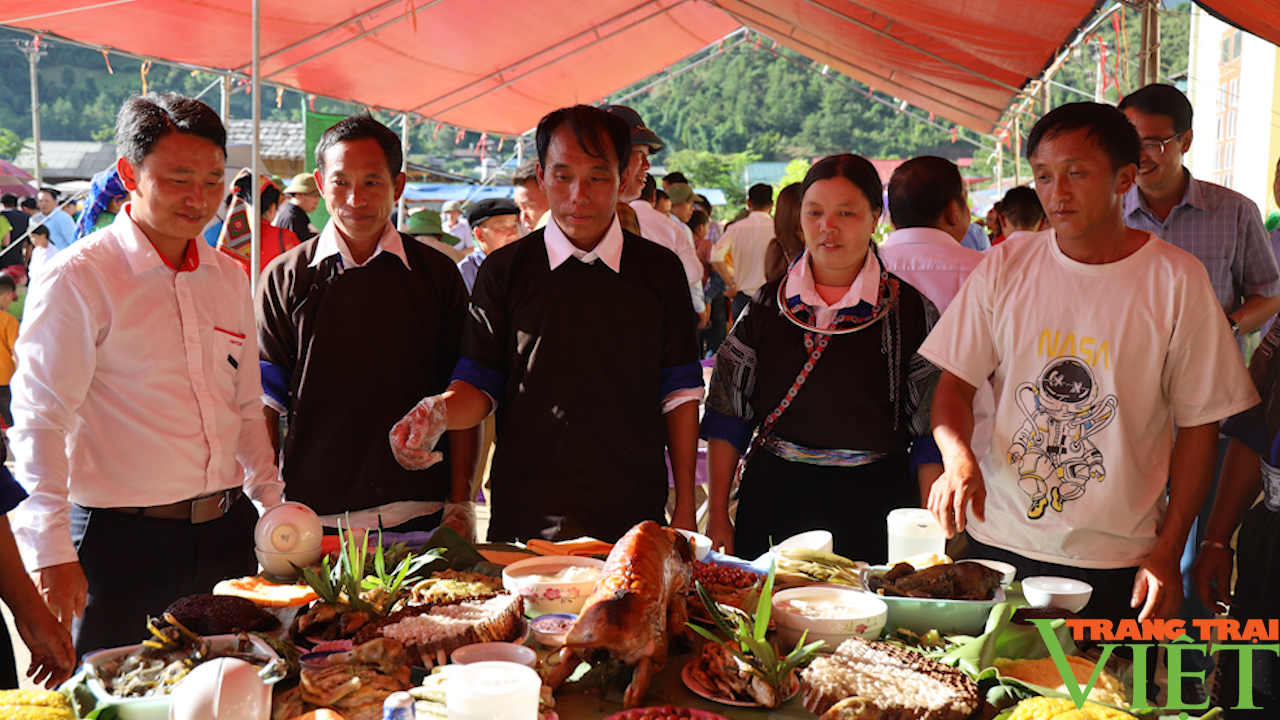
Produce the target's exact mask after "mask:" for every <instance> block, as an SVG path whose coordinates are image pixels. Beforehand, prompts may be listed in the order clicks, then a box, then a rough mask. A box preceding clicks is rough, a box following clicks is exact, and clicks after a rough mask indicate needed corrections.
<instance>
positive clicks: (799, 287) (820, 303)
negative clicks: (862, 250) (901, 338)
mask: <svg viewBox="0 0 1280 720" xmlns="http://www.w3.org/2000/svg"><path fill="white" fill-rule="evenodd" d="M786 283H787V286H786V291H785V292H786V296H787V297H789V298H793V297H795V296H797V295H799V296H800V301H801V302H803V303H804V304H805V305H808V306H809V307H811V308H813V310H814V313H815V315H816V316H817V319H816V323H817V326H818V327H819V328H821V329H823V330H826V329H828V328H830V327H831V326H832V324H833V323H834V322H835V319H836V313H838V312H840V311H841V310H843V309H845V308H851V307H857V305H858V303H862V302H865V303H867V304H868V305H871V306H872V307H875V304H876V302H877V301H878V300H879V299H880V261H879V260H878V259H876V254H875V253H874V252H868V253H867V259H866V260H865V261H863V263H862V269H861V270H859V271H858V274H857V275H856V276H855V277H854V278H853V283H852V284H851V285H849V289H848V290H847V291H845V294H844V295H843V296H842V297H841V298H840V299H839V300H837V301H835V302H834V303H831V304H830V305H828V304H827V301H826V300H823V299H822V295H820V294H819V293H818V287H817V284H816V283H815V281H814V279H813V269H812V268H810V267H809V250H808V249H805V251H804V257H802V258H800V261H799V262H797V263H795V264H794V265H792V266H791V269H790V270H788V271H787V280H786Z"/></svg>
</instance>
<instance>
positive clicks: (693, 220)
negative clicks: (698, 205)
mask: <svg viewBox="0 0 1280 720" xmlns="http://www.w3.org/2000/svg"><path fill="white" fill-rule="evenodd" d="M710 222H711V216H709V215H707V214H706V213H704V212H702V211H701V210H694V211H693V214H692V215H690V216H689V222H687V223H685V224H686V225H688V226H689V229H690V230H692V229H694V228H696V227H701V226H703V225H706V224H708V223H710Z"/></svg>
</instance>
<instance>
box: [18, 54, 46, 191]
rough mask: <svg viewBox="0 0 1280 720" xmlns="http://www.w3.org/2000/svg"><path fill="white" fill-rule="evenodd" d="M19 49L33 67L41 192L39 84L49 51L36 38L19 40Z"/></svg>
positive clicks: (33, 116) (35, 140)
mask: <svg viewBox="0 0 1280 720" xmlns="http://www.w3.org/2000/svg"><path fill="white" fill-rule="evenodd" d="M15 42H16V43H17V45H18V49H19V50H21V51H22V52H23V53H24V54H25V55H26V56H27V62H28V63H30V65H31V142H32V145H33V147H32V148H31V149H32V151H33V152H34V153H35V165H36V166H35V172H34V173H32V175H33V176H34V177H35V180H36V189H37V190H39V189H40V188H41V186H43V185H44V179H43V172H42V171H41V169H40V83H39V82H38V78H39V71H38V69H37V68H38V67H39V65H40V58H41V57H42V56H44V55H46V54H48V52H49V51H48V50H47V49H45V48H42V47H40V38H39V37H35V38H32V39H31V40H17V41H15Z"/></svg>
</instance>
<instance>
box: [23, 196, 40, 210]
mask: <svg viewBox="0 0 1280 720" xmlns="http://www.w3.org/2000/svg"><path fill="white" fill-rule="evenodd" d="M18 207H24V208H31V209H38V208H39V207H40V203H37V202H36V199H35V198H34V197H32V196H30V195H23V196H22V199H21V200H19V201H18Z"/></svg>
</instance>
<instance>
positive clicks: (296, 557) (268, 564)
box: [253, 546, 324, 578]
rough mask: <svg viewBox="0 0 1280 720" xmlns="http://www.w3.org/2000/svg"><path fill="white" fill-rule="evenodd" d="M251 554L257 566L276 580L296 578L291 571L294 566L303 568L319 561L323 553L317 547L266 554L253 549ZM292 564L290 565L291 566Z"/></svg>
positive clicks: (294, 572)
mask: <svg viewBox="0 0 1280 720" xmlns="http://www.w3.org/2000/svg"><path fill="white" fill-rule="evenodd" d="M253 554H254V555H256V556H257V558H258V564H259V565H261V566H262V569H263V570H265V571H266V572H267V574H268V575H274V576H275V577H278V578H292V577H297V575H298V571H297V570H294V569H293V566H294V565H297V566H298V567H304V566H306V565H312V564H314V563H316V562H319V561H320V556H321V555H323V554H324V551H323V550H321V549H320V547H319V546H317V547H314V548H312V549H310V550H294V551H293V552H283V553H281V552H268V551H266V550H263V549H262V548H260V547H255V548H254V549H253ZM291 563H292V564H291Z"/></svg>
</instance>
